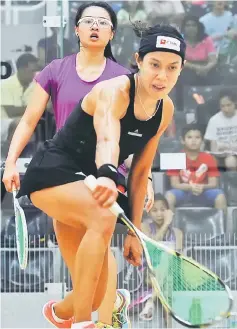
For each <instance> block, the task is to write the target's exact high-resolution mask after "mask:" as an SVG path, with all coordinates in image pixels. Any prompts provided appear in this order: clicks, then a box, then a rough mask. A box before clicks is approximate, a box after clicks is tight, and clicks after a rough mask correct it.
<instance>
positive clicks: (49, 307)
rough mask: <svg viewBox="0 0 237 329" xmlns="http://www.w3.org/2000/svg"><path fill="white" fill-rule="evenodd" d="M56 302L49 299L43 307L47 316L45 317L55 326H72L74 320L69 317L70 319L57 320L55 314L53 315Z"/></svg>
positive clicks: (64, 327)
mask: <svg viewBox="0 0 237 329" xmlns="http://www.w3.org/2000/svg"><path fill="white" fill-rule="evenodd" d="M54 304H56V302H55V301H54V300H51V301H49V302H48V303H46V304H45V305H44V307H43V316H44V317H45V319H46V320H47V321H48V322H49V323H50V324H52V325H53V326H55V327H56V328H61V329H68V328H71V326H72V323H73V320H72V319H69V320H60V321H56V320H55V318H54V316H53V312H54V311H53V306H54Z"/></svg>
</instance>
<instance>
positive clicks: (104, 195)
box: [92, 177, 118, 208]
mask: <svg viewBox="0 0 237 329" xmlns="http://www.w3.org/2000/svg"><path fill="white" fill-rule="evenodd" d="M92 195H93V197H94V198H95V199H96V200H97V202H98V203H99V205H100V206H101V207H103V208H109V207H111V206H112V205H113V203H114V202H115V201H116V200H117V197H118V191H117V187H116V184H115V182H114V181H113V180H112V179H110V178H107V177H99V178H97V186H96V188H95V190H94V191H93V192H92Z"/></svg>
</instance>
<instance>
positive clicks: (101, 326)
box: [95, 321, 113, 329]
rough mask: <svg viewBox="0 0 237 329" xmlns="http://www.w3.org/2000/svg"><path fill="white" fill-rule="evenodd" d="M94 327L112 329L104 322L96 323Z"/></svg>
mask: <svg viewBox="0 0 237 329" xmlns="http://www.w3.org/2000/svg"><path fill="white" fill-rule="evenodd" d="M95 326H96V328H101V329H102V328H107V329H109V328H113V327H112V326H111V325H109V324H106V323H104V322H100V321H98V322H96V324H95Z"/></svg>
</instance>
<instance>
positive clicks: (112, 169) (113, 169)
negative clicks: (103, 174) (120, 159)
mask: <svg viewBox="0 0 237 329" xmlns="http://www.w3.org/2000/svg"><path fill="white" fill-rule="evenodd" d="M108 167H109V169H110V170H111V171H113V172H117V170H116V169H115V168H114V167H111V166H108Z"/></svg>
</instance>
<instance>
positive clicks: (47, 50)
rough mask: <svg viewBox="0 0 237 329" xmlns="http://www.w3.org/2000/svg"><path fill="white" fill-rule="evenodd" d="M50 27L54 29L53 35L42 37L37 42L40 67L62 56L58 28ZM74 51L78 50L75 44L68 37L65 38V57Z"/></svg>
mask: <svg viewBox="0 0 237 329" xmlns="http://www.w3.org/2000/svg"><path fill="white" fill-rule="evenodd" d="M50 29H51V31H52V35H51V36H50V37H48V38H43V39H40V40H39V42H38V44H37V50H38V57H39V66H40V69H43V68H44V67H45V66H46V65H47V64H49V63H50V62H52V60H54V59H55V58H60V47H59V45H58V43H59V40H58V36H59V34H58V29H57V28H56V27H51V28H50ZM64 31H65V28H64ZM63 33H64V32H63ZM74 52H76V49H73V46H72V44H71V43H70V41H69V40H68V39H66V38H63V56H64V57H65V56H68V55H71V54H72V53H74Z"/></svg>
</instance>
